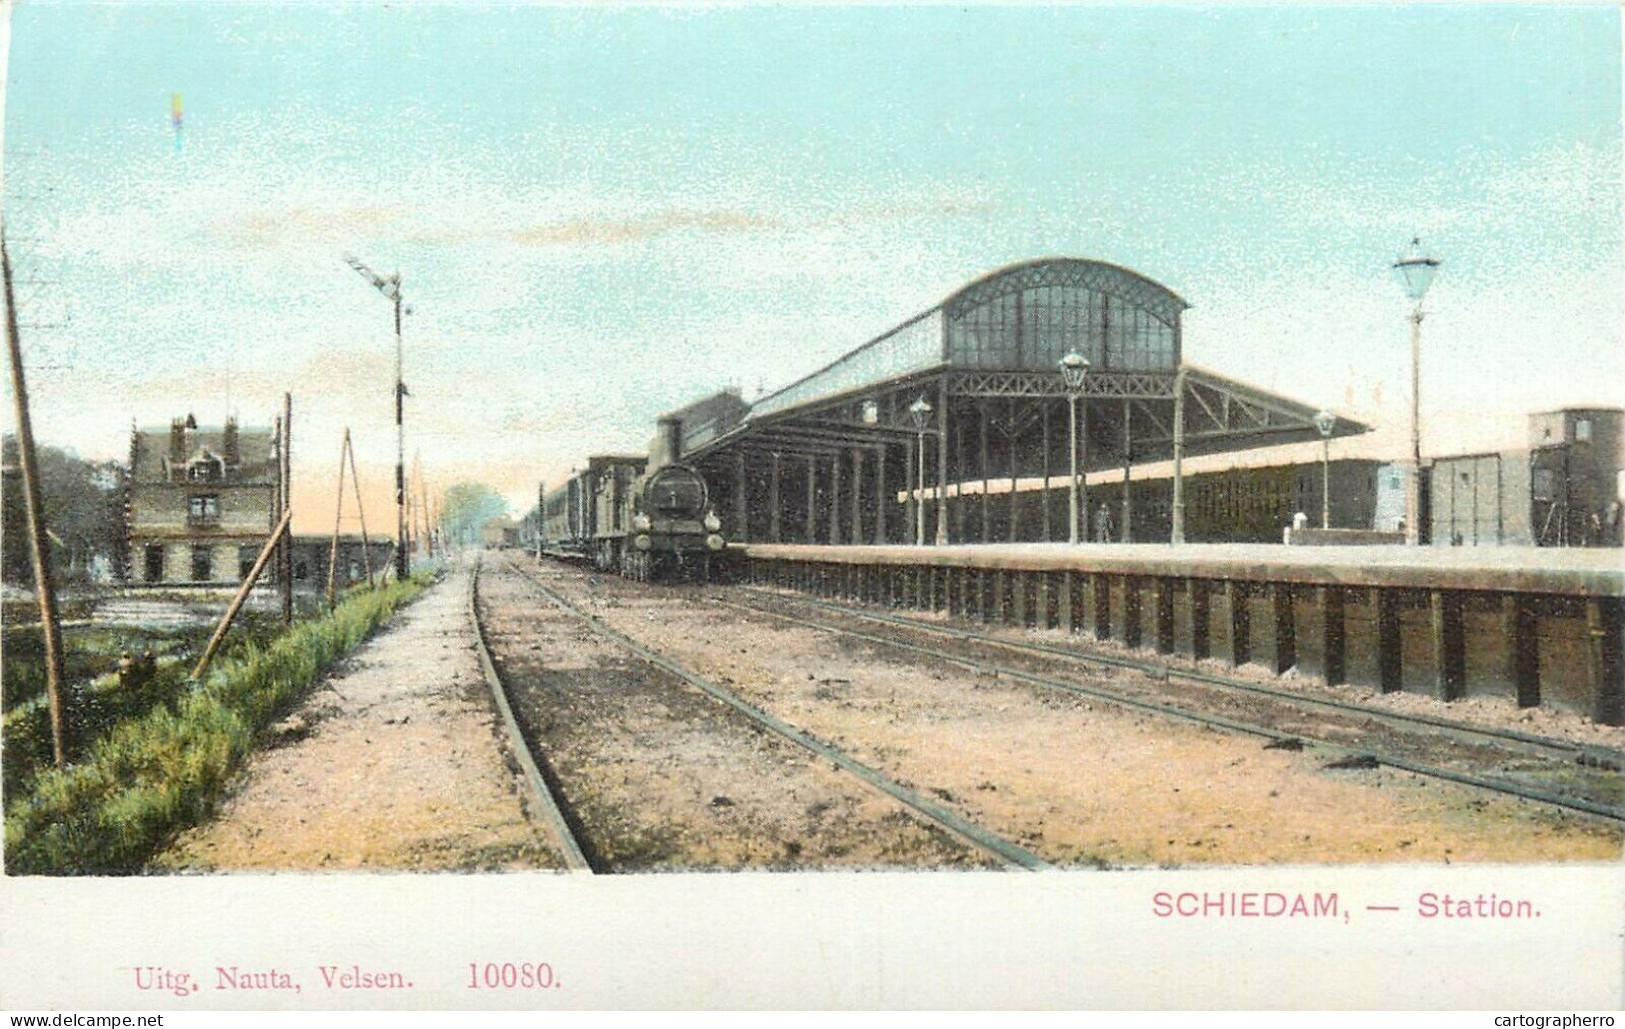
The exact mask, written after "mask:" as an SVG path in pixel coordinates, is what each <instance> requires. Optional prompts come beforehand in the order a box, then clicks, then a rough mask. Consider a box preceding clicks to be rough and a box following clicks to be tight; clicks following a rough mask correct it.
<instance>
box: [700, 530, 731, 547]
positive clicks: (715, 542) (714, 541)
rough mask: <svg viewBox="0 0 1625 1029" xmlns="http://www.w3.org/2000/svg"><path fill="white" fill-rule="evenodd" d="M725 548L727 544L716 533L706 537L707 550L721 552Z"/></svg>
mask: <svg viewBox="0 0 1625 1029" xmlns="http://www.w3.org/2000/svg"><path fill="white" fill-rule="evenodd" d="M724 546H726V544H725V543H724V542H723V540H722V537H721V536H718V535H717V534H716V533H714V532H713V533H712V534H711V535H709V536H707V537H705V547H706V549H707V550H721V549H722V548H723V547H724Z"/></svg>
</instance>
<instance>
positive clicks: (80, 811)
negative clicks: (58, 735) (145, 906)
mask: <svg viewBox="0 0 1625 1029" xmlns="http://www.w3.org/2000/svg"><path fill="white" fill-rule="evenodd" d="M427 581H428V579H427V577H414V578H413V579H411V580H408V581H407V582H405V583H391V584H389V585H388V586H385V587H382V588H380V589H378V590H376V591H367V590H362V591H359V592H355V593H352V594H351V595H350V596H349V597H348V598H346V599H345V600H344V602H343V603H341V604H340V605H339V606H338V608H337V609H336V610H334V611H333V612H332V613H331V614H327V615H323V616H321V617H318V618H313V619H310V620H308V621H302V622H298V623H295V625H294V626H293V627H292V628H291V629H289V630H288V631H287V632H285V633H283V634H282V635H281V636H279V637H277V638H276V639H274V640H272V641H270V642H268V643H264V644H261V643H257V642H253V641H250V642H249V643H248V644H246V645H245V646H242V647H240V648H238V649H237V650H236V651H235V652H234V653H233V654H232V655H231V657H230V658H228V659H226V660H222V661H220V662H218V663H217V664H216V665H215V667H214V668H213V669H212V670H211V671H210V673H209V675H208V678H207V679H206V680H205V681H204V682H203V683H201V684H197V685H196V686H193V687H191V688H187V687H186V685H185V683H184V679H182V680H180V682H181V686H180V688H179V689H178V690H177V691H176V692H174V693H173V694H172V695H171V698H170V700H169V701H168V702H165V703H153V704H152V705H151V706H150V708H149V709H147V710H146V711H145V712H144V713H143V714H141V715H140V716H139V717H134V718H128V719H125V720H122V721H117V722H116V724H113V725H112V726H111V727H110V728H109V729H108V731H106V733H105V734H104V735H102V736H101V737H100V738H99V739H97V740H96V741H95V742H94V743H93V744H91V745H90V746H89V748H88V755H87V757H86V758H85V760H84V761H83V762H82V763H80V764H77V765H73V766H70V767H69V768H67V769H65V770H62V771H57V770H55V769H50V770H45V771H41V772H39V773H38V774H37V775H36V776H35V777H34V780H33V783H32V789H31V790H29V791H28V792H27V793H26V794H25V795H23V796H20V797H18V798H17V799H16V801H15V803H11V804H8V810H7V812H6V842H5V855H6V864H7V872H8V873H10V874H13V875H17V874H23V875H65V874H86V873H90V874H128V873H131V872H135V871H138V870H139V869H140V868H141V866H142V865H143V864H145V863H146V861H147V860H148V859H149V858H151V857H152V855H153V854H155V853H156V852H157V851H158V850H159V849H161V848H162V847H163V846H164V844H165V843H167V842H168V841H169V839H171V838H172V837H173V836H174V834H175V833H176V832H178V831H179V830H181V829H183V828H185V827H187V826H189V825H193V824H195V823H197V822H199V821H201V820H202V819H203V818H204V817H206V816H207V815H208V813H209V811H210V810H211V809H212V808H213V806H214V804H215V802H216V801H217V800H218V799H219V797H220V794H221V792H222V790H223V789H224V788H225V785H226V783H227V782H228V781H229V779H230V777H231V775H232V773H233V772H234V771H235V770H236V769H237V767H238V766H239V765H240V764H241V762H242V761H243V759H244V758H245V757H246V756H247V755H248V754H249V753H250V752H251V751H252V750H253V748H254V746H255V745H256V744H257V743H258V742H259V741H260V740H261V738H262V737H263V735H264V734H265V732H266V730H267V729H268V728H269V727H270V726H271V724H272V723H273V722H275V721H276V720H277V719H278V718H280V717H282V716H283V715H284V714H286V713H287V712H288V711H289V710H291V709H292V707H293V706H294V705H295V704H296V703H297V702H298V701H299V700H300V699H302V698H303V697H304V695H305V694H306V693H307V692H309V690H310V688H311V686H313V685H314V684H315V682H316V680H317V678H318V677H319V676H320V675H321V673H322V671H323V670H324V669H325V668H326V667H327V666H328V665H330V664H331V663H332V662H333V661H334V660H336V659H337V658H339V657H340V656H342V655H343V654H344V653H345V652H346V651H348V650H351V649H352V648H354V647H355V646H356V645H357V644H359V643H360V642H361V641H362V640H364V639H365V638H366V637H367V636H368V635H369V634H370V633H371V632H372V631H373V630H375V629H377V628H378V626H380V625H382V624H383V623H384V621H385V620H387V619H388V618H389V616H390V615H391V614H392V613H393V612H394V611H395V610H396V609H397V608H399V607H400V606H401V605H402V604H404V603H405V602H406V601H408V600H410V599H411V598H413V597H414V596H416V595H417V594H418V593H420V592H421V591H422V590H423V588H424V586H425V585H426V584H427ZM165 671H166V670H164V669H160V675H159V676H155V677H154V678H155V679H157V678H159V677H161V676H162V675H163V674H165ZM168 674H170V675H173V676H183V675H184V669H182V668H179V667H176V668H174V669H172V670H169V672H168ZM157 692H159V693H161V692H162V691H161V690H158V691H157ZM7 742H8V744H9V743H10V740H9V739H8V741H7ZM7 756H8V760H9V758H10V756H11V755H9V754H8V755H7Z"/></svg>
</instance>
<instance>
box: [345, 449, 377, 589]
mask: <svg viewBox="0 0 1625 1029" xmlns="http://www.w3.org/2000/svg"><path fill="white" fill-rule="evenodd" d="M344 448H345V450H346V451H347V452H348V453H349V455H350V485H351V487H352V488H353V489H354V490H355V513H356V517H357V518H359V519H360V520H361V561H362V563H363V564H364V565H365V566H366V569H367V588H368V589H372V588H373V587H374V586H375V585H376V584H375V583H374V582H373V580H372V544H371V543H369V542H367V511H366V509H365V508H363V507H362V506H361V480H360V479H359V478H357V477H356V474H355V444H354V443H352V442H350V430H349V429H345V430H344Z"/></svg>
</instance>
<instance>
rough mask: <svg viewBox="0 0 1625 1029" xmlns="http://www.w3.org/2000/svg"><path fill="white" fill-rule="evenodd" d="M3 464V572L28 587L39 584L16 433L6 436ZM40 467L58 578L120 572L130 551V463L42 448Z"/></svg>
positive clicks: (0, 442)
mask: <svg viewBox="0 0 1625 1029" xmlns="http://www.w3.org/2000/svg"><path fill="white" fill-rule="evenodd" d="M0 465H3V466H4V474H3V486H4V490H3V495H0V508H3V509H4V524H3V526H0V576H3V577H4V579H5V581H6V582H11V583H17V584H20V585H27V584H30V583H32V582H33V580H34V572H33V568H32V566H31V564H30V560H29V555H28V511H27V508H26V506H25V504H26V501H25V500H24V498H23V480H22V472H21V469H20V468H19V466H18V461H17V441H16V438H15V437H13V436H10V435H7V436H5V437H4V438H3V439H0ZM39 470H40V493H41V495H42V498H43V499H44V501H45V524H46V526H47V527H48V528H49V529H50V532H51V537H50V538H51V545H52V547H53V548H54V550H53V554H52V558H53V563H54V566H55V570H56V577H57V578H59V579H62V580H70V579H83V578H88V577H91V576H93V575H96V576H100V575H111V574H116V573H117V571H118V569H119V568H121V567H122V556H123V549H124V479H125V468H124V466H123V465H122V464H120V463H119V462H117V461H85V460H82V459H81V458H80V457H79V456H78V455H77V454H74V453H73V452H72V451H70V450H63V449H62V448H60V447H51V446H41V447H40V448H39Z"/></svg>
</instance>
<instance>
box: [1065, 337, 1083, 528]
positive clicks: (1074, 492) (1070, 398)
mask: <svg viewBox="0 0 1625 1029" xmlns="http://www.w3.org/2000/svg"><path fill="white" fill-rule="evenodd" d="M1088 373H1089V359H1088V358H1087V357H1084V356H1083V355H1082V354H1080V353H1078V352H1077V351H1076V350H1074V351H1072V352H1071V353H1069V354H1067V355H1066V356H1065V357H1063V358H1061V377H1062V378H1063V379H1065V380H1066V410H1067V419H1066V423H1067V425H1068V426H1069V428H1070V430H1071V431H1070V435H1069V436H1068V440H1069V443H1068V446H1067V452H1068V454H1069V455H1070V457H1071V461H1072V479H1071V482H1070V484H1069V487H1068V489H1067V497H1068V500H1069V501H1070V503H1071V507H1070V512H1071V517H1070V518H1069V519H1068V520H1067V533H1066V541H1067V542H1068V543H1077V542H1078V536H1079V520H1078V519H1079V516H1080V513H1081V512H1080V509H1081V507H1082V504H1083V499H1082V497H1081V496H1080V495H1079V494H1080V490H1081V485H1080V483H1079V482H1078V398H1079V397H1081V396H1083V377H1084V376H1085V375H1087V374H1088Z"/></svg>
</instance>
